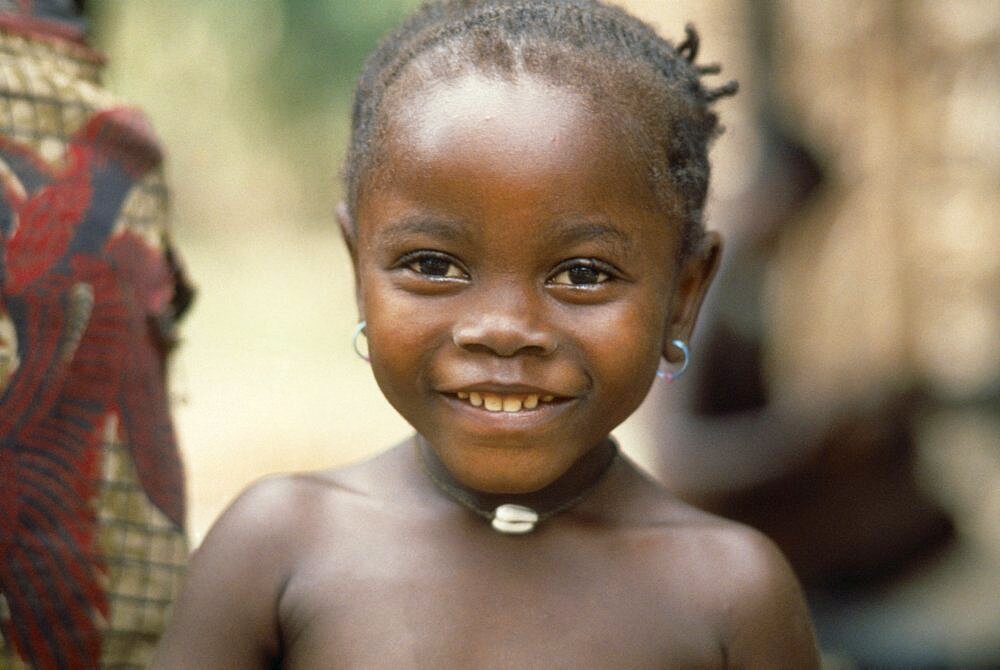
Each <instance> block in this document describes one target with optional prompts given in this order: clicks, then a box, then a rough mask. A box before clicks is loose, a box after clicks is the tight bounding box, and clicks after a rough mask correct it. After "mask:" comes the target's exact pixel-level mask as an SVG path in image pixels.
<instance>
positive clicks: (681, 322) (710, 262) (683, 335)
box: [663, 231, 722, 363]
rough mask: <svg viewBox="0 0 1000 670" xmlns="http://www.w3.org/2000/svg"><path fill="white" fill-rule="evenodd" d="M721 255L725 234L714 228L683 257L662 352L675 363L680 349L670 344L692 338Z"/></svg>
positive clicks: (687, 340)
mask: <svg viewBox="0 0 1000 670" xmlns="http://www.w3.org/2000/svg"><path fill="white" fill-rule="evenodd" d="M721 255H722V238H720V237H719V234H718V233H716V232H714V231H709V232H707V233H705V236H704V237H703V238H702V241H701V243H700V244H699V245H698V248H697V249H695V250H694V251H692V252H691V254H690V255H689V256H688V258H687V259H686V260H685V261H684V265H683V267H681V269H680V272H679V273H678V276H677V285H676V290H675V291H674V295H673V304H672V305H671V308H670V316H669V318H670V322H669V323H668V326H667V332H666V338H665V339H664V341H663V356H664V358H666V359H667V360H668V361H670V362H672V363H675V362H677V361H678V360H679V357H680V355H681V354H680V352H679V351H678V349H677V347H674V346H672V345H671V344H670V341H671V340H684V341H685V342H689V341H690V340H691V333H692V332H693V331H694V324H695V321H696V320H697V319H698V312H699V311H700V310H701V305H702V302H703V301H704V300H705V294H706V293H707V292H708V287H709V286H710V285H711V283H712V278H713V277H715V272H716V270H718V269H719V259H720V258H721Z"/></svg>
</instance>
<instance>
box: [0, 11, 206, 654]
mask: <svg viewBox="0 0 1000 670" xmlns="http://www.w3.org/2000/svg"><path fill="white" fill-rule="evenodd" d="M8 4H9V3H8ZM17 4H18V5H20V6H26V5H27V6H30V4H31V3H30V2H25V1H21V2H18V3H17ZM45 4H46V5H47V6H48V7H47V8H48V9H51V5H52V4H53V3H51V2H50V3H45ZM55 4H59V3H55ZM22 9H23V7H22ZM29 10H30V7H29ZM78 36H79V35H78V33H74V29H73V23H72V22H67V23H56V22H53V21H51V19H49V18H39V17H38V16H37V15H36V16H34V17H32V16H27V15H23V14H17V13H9V12H7V13H5V12H3V8H2V7H0V252H2V255H0V632H2V639H0V668H8V667H9V668H24V667H34V668H39V669H41V668H94V667H143V666H144V665H145V664H146V663H147V662H148V660H149V657H150V655H151V653H152V649H153V646H154V645H155V644H156V641H157V639H158V637H159V634H160V632H161V631H162V629H163V626H164V623H165V620H166V617H167V616H168V614H169V610H170V604H171V602H172V600H173V598H174V596H175V594H176V593H177V590H178V587H179V582H180V579H181V577H182V574H183V568H184V565H185V562H186V558H187V553H188V549H187V543H186V539H185V535H184V517H185V510H184V486H183V484H184V481H183V473H182V471H181V466H180V462H179V458H178V454H177V449H176V445H175V440H174V433H173V428H172V425H171V421H170V416H169V411H168V398H167V394H166V389H165V380H164V368H165V361H166V355H167V352H168V350H169V349H170V347H171V346H172V344H173V341H174V331H173V322H174V320H175V318H176V317H177V316H179V314H180V312H182V311H183V310H184V309H185V308H186V307H187V304H188V303H189V301H190V298H191V292H190V289H189V288H188V287H187V285H186V284H185V283H184V281H183V277H182V275H181V273H180V271H179V269H178V265H177V263H176V258H175V256H174V255H173V253H172V252H171V249H170V246H169V242H168V239H167V236H166V229H165V225H166V192H165V188H164V183H163V176H162V172H161V154H160V150H159V148H158V146H157V143H156V140H155V138H154V136H153V134H152V131H151V130H150V128H149V125H148V124H147V122H146V120H145V118H144V117H143V115H142V114H141V113H140V112H139V111H138V110H136V109H133V108H129V107H123V106H120V105H119V104H118V103H117V102H116V101H115V100H114V99H113V98H112V97H111V96H110V95H109V94H108V93H107V92H106V91H105V90H104V89H102V88H101V86H100V84H99V82H98V76H99V74H100V70H101V65H102V59H101V57H100V55H98V54H96V53H95V52H93V51H91V50H90V49H88V48H87V47H86V45H85V44H84V43H83V42H82V40H81V39H77V37H78Z"/></svg>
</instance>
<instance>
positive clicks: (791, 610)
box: [660, 501, 819, 668]
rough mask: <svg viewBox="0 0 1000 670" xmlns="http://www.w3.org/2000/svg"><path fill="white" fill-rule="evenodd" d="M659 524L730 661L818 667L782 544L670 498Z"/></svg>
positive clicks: (667, 554) (667, 555)
mask: <svg viewBox="0 0 1000 670" xmlns="http://www.w3.org/2000/svg"><path fill="white" fill-rule="evenodd" d="M670 514H671V522H670V523H668V524H666V525H664V526H661V527H660V530H661V532H662V537H663V538H664V540H663V542H664V543H666V544H668V545H669V550H667V551H664V552H663V553H662V554H661V555H662V557H663V560H665V561H671V562H672V563H673V565H672V567H671V569H672V570H675V571H679V572H680V574H681V576H682V580H683V583H684V584H685V585H686V593H687V596H688V598H689V599H690V602H691V603H692V604H693V605H695V606H696V607H700V608H702V611H703V612H705V613H706V616H707V619H708V620H709V621H712V622H714V625H715V626H716V627H717V630H718V631H719V636H720V642H721V644H722V645H723V647H724V649H725V655H726V658H727V661H728V664H729V665H732V666H735V667H769V668H813V667H818V664H819V658H818V650H817V646H816V640H815V635H814V632H813V628H812V623H811V621H810V617H809V611H808V607H807V605H806V602H805V598H804V596H803V594H802V590H801V588H800V586H799V583H798V580H797V579H796V577H795V575H794V573H793V572H792V570H791V568H790V566H789V565H788V562H787V561H786V560H785V557H784V556H783V555H782V553H781V551H780V550H779V549H778V548H777V546H776V545H775V544H774V543H773V542H772V541H771V540H770V539H769V538H767V537H766V536H765V535H764V534H762V533H760V532H759V531H757V530H754V529H752V528H750V527H748V526H744V525H742V524H738V523H735V522H732V521H729V520H726V519H722V518H719V517H716V516H713V515H711V514H708V513H705V512H702V511H700V510H696V509H694V508H692V507H689V506H687V505H685V504H684V503H681V502H679V501H675V502H674V503H672V508H671V512H670Z"/></svg>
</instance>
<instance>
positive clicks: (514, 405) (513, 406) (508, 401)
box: [503, 395, 521, 413]
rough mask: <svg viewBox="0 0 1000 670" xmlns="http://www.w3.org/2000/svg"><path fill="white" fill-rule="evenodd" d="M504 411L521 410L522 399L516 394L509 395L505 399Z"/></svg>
mask: <svg viewBox="0 0 1000 670" xmlns="http://www.w3.org/2000/svg"><path fill="white" fill-rule="evenodd" d="M503 411H505V412H508V413H513V412H520V411H521V399H520V398H518V397H517V396H516V395H509V396H507V397H506V398H504V399H503Z"/></svg>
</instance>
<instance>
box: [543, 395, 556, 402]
mask: <svg viewBox="0 0 1000 670" xmlns="http://www.w3.org/2000/svg"><path fill="white" fill-rule="evenodd" d="M555 399H556V397H555V396H554V395H543V396H542V402H552V401H553V400H555Z"/></svg>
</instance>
